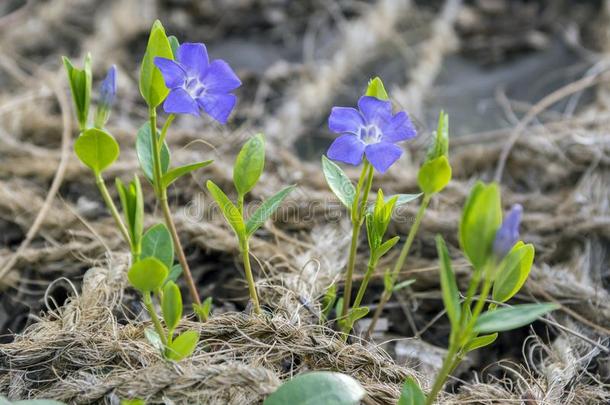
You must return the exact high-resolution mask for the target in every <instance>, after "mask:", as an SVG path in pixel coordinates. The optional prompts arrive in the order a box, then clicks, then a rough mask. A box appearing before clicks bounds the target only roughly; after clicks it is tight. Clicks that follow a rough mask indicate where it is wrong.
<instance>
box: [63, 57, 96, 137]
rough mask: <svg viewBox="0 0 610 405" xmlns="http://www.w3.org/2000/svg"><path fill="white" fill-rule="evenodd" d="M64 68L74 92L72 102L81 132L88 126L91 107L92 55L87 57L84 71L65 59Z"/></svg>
mask: <svg viewBox="0 0 610 405" xmlns="http://www.w3.org/2000/svg"><path fill="white" fill-rule="evenodd" d="M62 59H63V62H64V67H65V69H66V73H67V74H68V83H69V84H70V90H71V92H72V101H73V103H74V110H75V111H76V118H77V119H78V124H79V127H80V130H81V131H84V130H85V129H86V128H87V126H88V120H89V106H90V105H91V82H92V79H91V55H90V54H87V56H85V62H84V64H83V68H82V69H78V68H76V67H74V65H73V64H72V62H71V61H70V59H68V58H67V57H65V56H64V57H63V58H62Z"/></svg>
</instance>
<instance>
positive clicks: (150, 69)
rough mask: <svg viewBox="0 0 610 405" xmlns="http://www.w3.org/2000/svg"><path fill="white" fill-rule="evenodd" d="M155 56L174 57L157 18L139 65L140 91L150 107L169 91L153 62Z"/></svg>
mask: <svg viewBox="0 0 610 405" xmlns="http://www.w3.org/2000/svg"><path fill="white" fill-rule="evenodd" d="M155 57H161V58H167V59H174V54H173V53H172V48H171V46H170V43H169V40H168V39H167V36H166V35H165V29H163V25H161V22H160V21H159V20H156V21H155V22H154V24H153V26H152V28H151V30H150V36H149V37H148V45H147V46H146V52H145V53H144V58H143V59H142V66H141V67H140V93H141V94H142V97H143V98H144V100H145V101H146V104H148V106H149V107H150V108H155V107H157V106H158V105H159V104H161V102H162V101H163V100H164V99H165V97H167V94H168V93H169V89H168V88H167V87H166V86H165V82H164V81H163V76H162V75H161V71H160V70H159V69H158V68H157V67H156V66H155V64H154V59H155Z"/></svg>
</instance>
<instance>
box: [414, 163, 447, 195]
mask: <svg viewBox="0 0 610 405" xmlns="http://www.w3.org/2000/svg"><path fill="white" fill-rule="evenodd" d="M450 181H451V166H450V165H449V160H448V159H447V157H446V156H440V157H438V158H436V159H433V160H429V161H427V162H426V163H424V164H423V165H422V166H421V167H420V168H419V172H418V174H417V184H418V186H419V188H420V189H421V191H423V192H424V193H425V194H428V195H430V194H434V193H438V192H439V191H441V190H442V189H444V188H445V186H447V184H449V182H450Z"/></svg>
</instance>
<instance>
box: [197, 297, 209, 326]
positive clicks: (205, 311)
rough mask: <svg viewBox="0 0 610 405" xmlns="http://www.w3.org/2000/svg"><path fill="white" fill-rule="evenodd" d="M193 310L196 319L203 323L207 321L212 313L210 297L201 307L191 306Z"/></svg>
mask: <svg viewBox="0 0 610 405" xmlns="http://www.w3.org/2000/svg"><path fill="white" fill-rule="evenodd" d="M193 310H194V311H195V313H196V314H197V317H198V318H200V319H201V320H203V321H207V320H208V318H209V317H210V312H211V311H212V297H208V298H206V299H205V300H203V302H202V303H201V305H197V304H193Z"/></svg>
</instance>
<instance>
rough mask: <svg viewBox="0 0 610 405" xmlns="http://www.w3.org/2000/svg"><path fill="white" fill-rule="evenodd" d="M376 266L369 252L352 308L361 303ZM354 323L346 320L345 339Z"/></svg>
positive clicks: (375, 260) (375, 261) (374, 259)
mask: <svg viewBox="0 0 610 405" xmlns="http://www.w3.org/2000/svg"><path fill="white" fill-rule="evenodd" d="M376 268H377V259H376V258H375V257H374V255H373V254H372V253H371V257H370V258H369V263H368V266H367V269H366V273H365V274H364V278H363V279H362V283H360V287H359V288H358V294H356V299H354V305H353V308H358V307H359V306H360V304H361V303H362V299H363V298H364V293H365V292H366V288H367V286H368V284H369V281H370V280H371V277H372V276H373V274H374V273H375V269H376ZM353 327H354V324H353V323H352V322H349V323H348V322H346V323H345V327H344V328H343V333H344V334H345V335H344V339H347V334H348V333H350V331H351V330H352V328H353Z"/></svg>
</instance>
